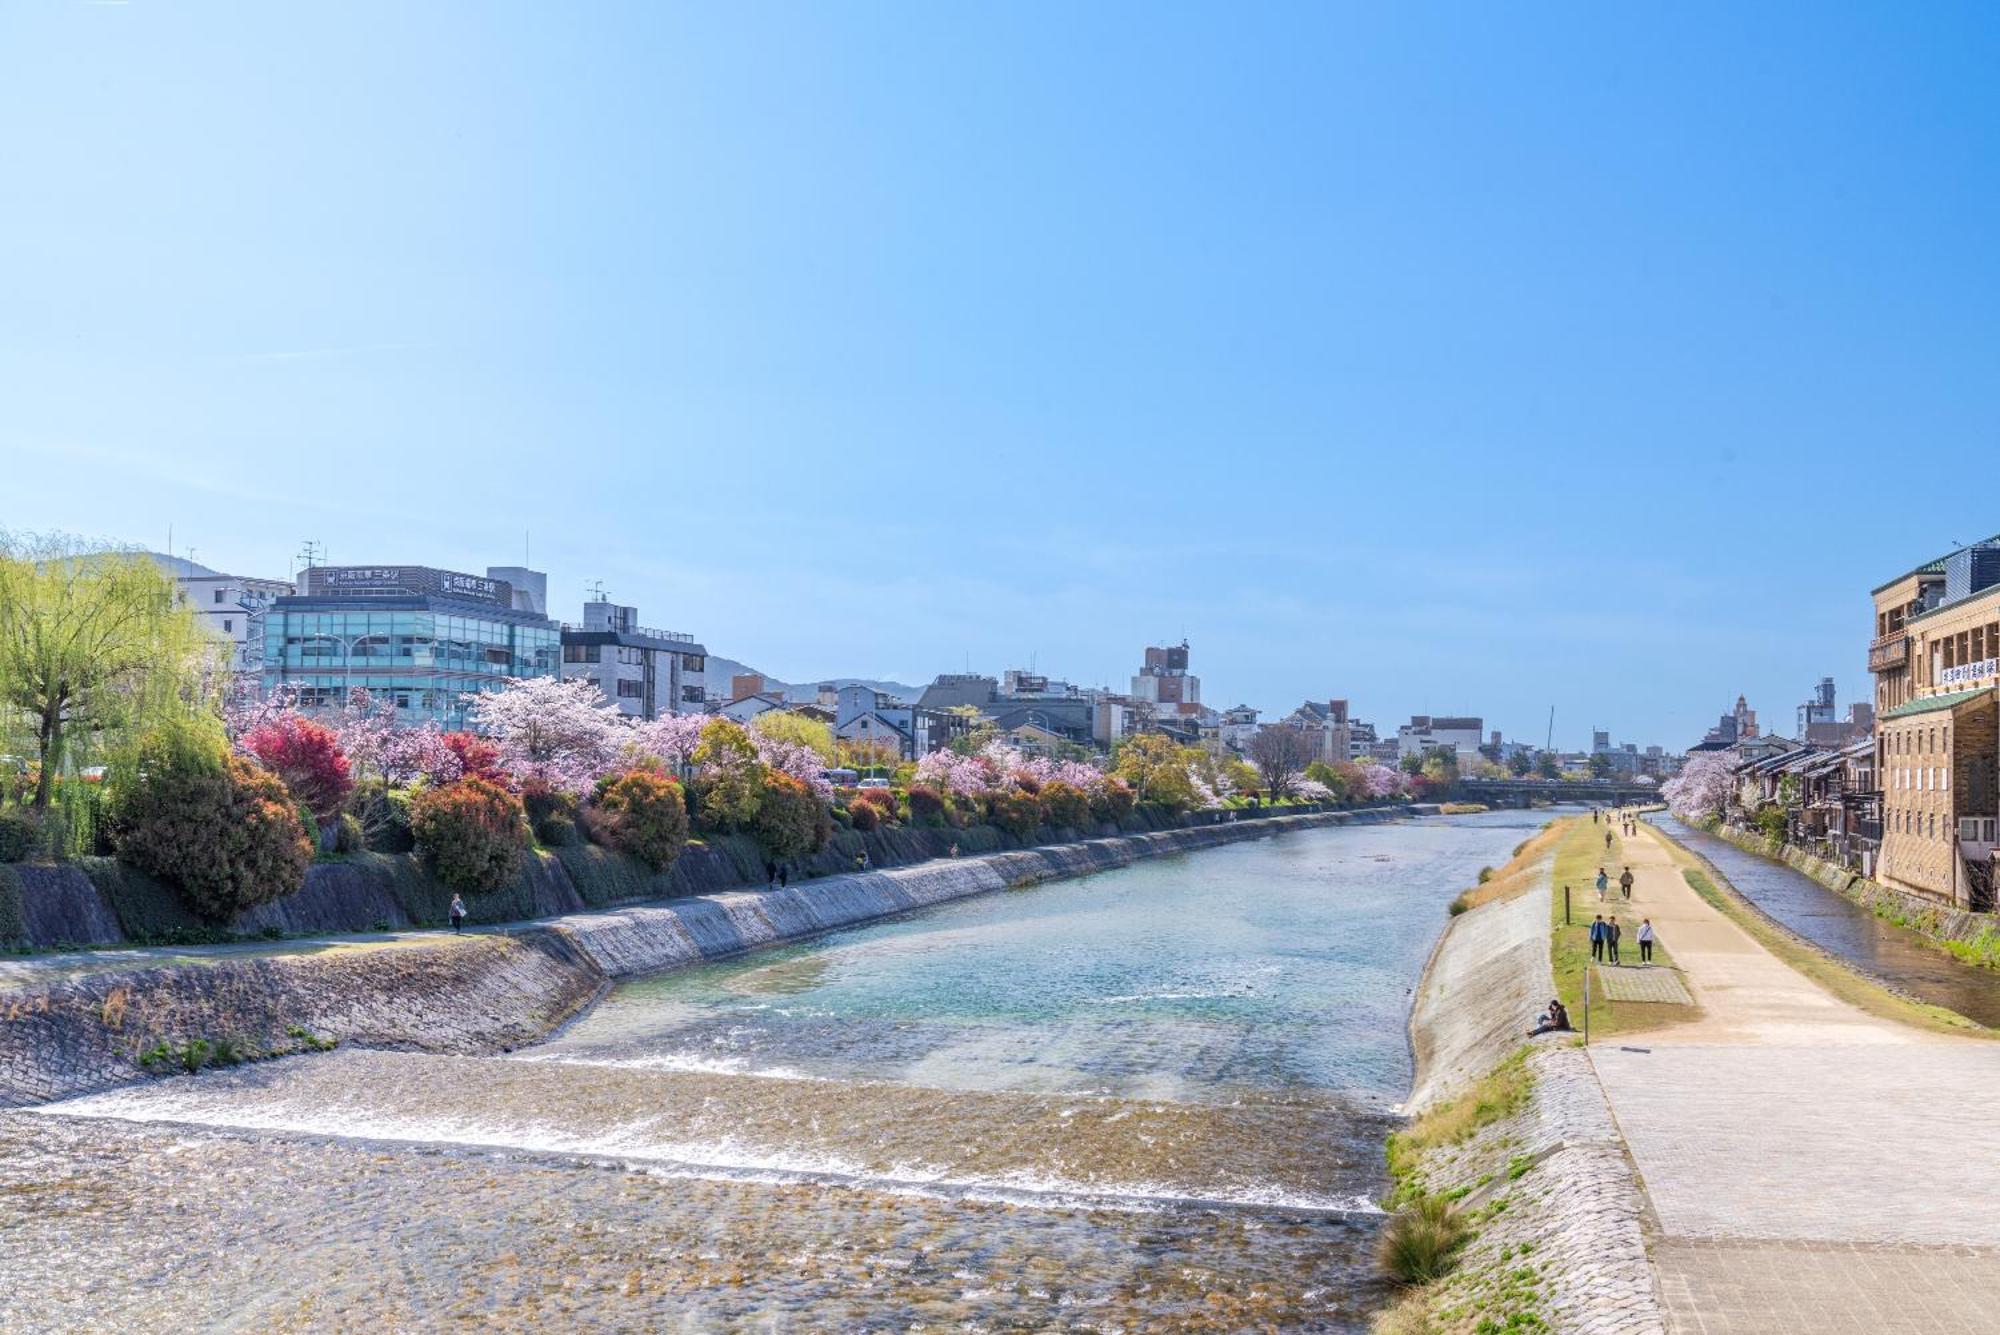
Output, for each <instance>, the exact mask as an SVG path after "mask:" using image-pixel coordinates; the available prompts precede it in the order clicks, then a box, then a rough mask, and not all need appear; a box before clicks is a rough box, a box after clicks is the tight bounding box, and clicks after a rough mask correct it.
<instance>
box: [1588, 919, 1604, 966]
mask: <svg viewBox="0 0 2000 1335" xmlns="http://www.w3.org/2000/svg"><path fill="white" fill-rule="evenodd" d="M1590 957H1591V958H1592V959H1594V960H1601V959H1603V958H1604V915H1603V914H1602V913H1600V914H1598V915H1597V921H1596V922H1594V923H1592V924H1590Z"/></svg>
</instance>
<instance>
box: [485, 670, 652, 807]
mask: <svg viewBox="0 0 2000 1335" xmlns="http://www.w3.org/2000/svg"><path fill="white" fill-rule="evenodd" d="M470 700H471V704H470V706H469V708H468V709H467V711H466V713H467V717H468V719H469V720H470V722H471V723H472V726H473V727H474V728H475V729H476V730H477V731H479V732H483V733H485V734H486V736H487V737H488V738H490V739H491V740H492V741H493V743H494V745H496V746H497V747H499V749H500V763H501V764H502V765H503V766H505V767H506V769H507V771H508V772H509V773H510V774H512V775H513V776H514V778H515V779H516V781H518V782H523V783H525V782H529V781H537V782H541V783H546V784H548V785H549V786H550V787H551V788H555V789H558V790H560V791H562V792H566V793H585V792H588V791H589V790H590V787H591V785H592V784H594V783H596V782H597V780H598V778H599V777H600V776H602V775H605V774H608V773H610V772H611V771H612V770H613V769H615V768H617V765H618V762H619V758H620V754H621V752H622V751H623V750H624V746H625V743H626V741H627V740H629V739H630V736H631V727H630V725H628V724H627V723H626V722H625V720H624V718H623V717H621V716H620V714H619V713H618V706H616V705H615V704H612V703H611V702H610V701H609V700H606V699H605V698H604V696H603V694H602V693H601V692H600V691H599V690H598V689H597V686H596V683H594V682H592V681H589V680H588V679H586V678H582V677H571V678H568V679H564V678H560V677H514V678H510V679H509V680H508V682H507V684H506V686H504V687H503V688H501V689H500V690H497V691H489V692H480V693H477V694H474V695H472V696H471V697H470Z"/></svg>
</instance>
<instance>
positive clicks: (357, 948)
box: [0, 806, 1436, 1106]
mask: <svg viewBox="0 0 2000 1335" xmlns="http://www.w3.org/2000/svg"><path fill="white" fill-rule="evenodd" d="M1435 812H1436V808H1435V807H1429V806H1414V807H1403V808H1396V809H1381V810H1369V811H1330V812H1318V813H1313V814H1308V815H1300V816H1285V817H1274V818H1269V819H1265V820H1257V821H1240V822H1236V823H1233V824H1218V825H1205V826H1195V827H1184V828H1178V829H1171V830H1162V831H1158V832H1155V833H1150V834H1136V835H1124V836H1118V837H1115V838H1106V839H1093V840H1087V841H1083V842H1079V843H1072V844H1060V845H1052V846H1049V847H1044V848H1032V849H1023V850H1017V851H1012V852H1003V853H992V854H987V855H984V856H979V857H964V858H955V859H948V860H937V861H932V862H925V863H919V864H917V865H914V866H908V867H894V868H888V869H884V870H880V871H871V872H859V873H850V874H847V875H841V876H828V877H822V878H819V879H815V880H811V881H806V882H803V883H800V884H796V885H793V886H791V887H790V888H788V889H785V890H777V891H730V892H724V893H720V894H714V895H702V896H695V897H691V898H686V899H679V900H672V901H666V902H662V903H658V904H651V905H640V906H634V907H630V908H625V909H620V910H614V911H607V912H600V913H582V914H573V915H569V916H565V917H559V918H554V919H550V920H548V921H546V922H541V923H531V924H521V925H519V926H516V927H512V928H508V929H504V930H503V932H501V933H489V934H479V935H473V936H467V937H463V938H456V937H447V936H438V937H421V938H416V939H410V938H396V939H383V940H375V941H366V940H363V941H353V942H345V943H339V944H332V945H316V946H308V947H304V948H299V949H291V950H285V951H281V952H276V953H271V954H267V955H262V956H257V957H250V956H246V955H241V954H232V953H230V950H229V948H220V949H216V950H213V951H203V950H201V949H193V950H189V951H187V952H185V955H186V956H187V959H186V962H177V963H174V964H170V965H165V966H162V967H155V968H135V969H119V968H115V967H114V968H93V969H91V970H89V971H75V972H66V971H65V968H64V963H63V961H62V960H60V959H57V958H51V959H47V960H44V961H36V962H34V967H42V966H46V971H47V973H48V975H49V981H46V982H41V981H31V982H28V983H25V984H24V985H22V986H18V987H14V988H10V989H8V990H7V991H5V992H0V1106H18V1105H22V1104H28V1103H36V1102H41V1101H44V1100H47V1099H52V1098H59V1097H68V1096H71V1095H76V1094H83V1093H88V1092H91V1091H93V1090H97V1089H103V1088H107V1087H109V1086H111V1085H115V1084H119V1083H122V1082H125V1081H128V1080H132V1079H137V1078H141V1077H142V1076H143V1075H144V1074H145V1073H146V1072H145V1069H144V1068H143V1067H142V1066H141V1065H140V1062H139V1058H140V1056H141V1055H142V1054H144V1053H146V1052H148V1051H151V1050H153V1049H155V1048H156V1047H158V1046H159V1045H161V1044H166V1045H169V1046H170V1047H178V1046H181V1045H185V1044H187V1043H189V1042H191V1041H193V1040H196V1039H201V1040H206V1041H208V1042H211V1043H213V1042H215V1041H217V1040H223V1039H226V1040H230V1041H232V1042H233V1043H235V1044H237V1045H239V1046H241V1047H242V1048H244V1049H245V1050H247V1051H249V1052H252V1053H272V1052H284V1051H290V1050H293V1049H295V1048H297V1047H298V1046H299V1044H300V1043H301V1042H302V1040H301V1039H300V1038H299V1036H298V1035H297V1034H295V1033H293V1032H292V1031H293V1030H294V1029H297V1030H300V1031H303V1032H304V1033H307V1034H310V1035H312V1036H313V1037H314V1038H317V1039H322V1040H324V1039H336V1040H339V1041H340V1042H343V1043H348V1044H353V1045H360V1046H366V1047H389V1048H415V1049H421V1050H425V1051H440V1052H481V1051H494V1050H504V1049H508V1048H514V1047H520V1046H522V1045H525V1044H528V1043H532V1042H534V1041H536V1040H537V1039H539V1038H542V1037H544V1036H546V1035H547V1034H548V1033H550V1032H551V1031H552V1030H554V1029H555V1028H557V1027H559V1026H560V1025H562V1024H563V1023H565V1022H566V1021H568V1020H569V1019H571V1018H572V1017H574V1016H575V1015H576V1014H577V1013H578V1012H580V1011H581V1010H582V1009H583V1008H584V1007H586V1006H587V1005H588V1004H589V1003H590V1002H591V1000H592V999H593V998H595V997H596V996H597V995H599V994H600V993H601V992H602V990H603V989H604V987H605V986H606V985H607V983H608V982H609V981H610V980H613V979H619V978H628V977H633V976H635V975H638V974H644V973H656V972H659V971H662V970H666V969H673V968H678V967H683V966H686V965H690V964H697V963H701V962H704V961H708V960H714V959H721V958H725V957H727V956H729V955H733V954H737V953H740V952H742V951H745V950H752V949H756V948H757V947H760V946H766V945H771V944H775V943H778V942H782V941H789V940H795V939H798V938H801V937H806V936H810V935H812V934H814V933H817V932H823V931H826V930H829V929H831V928H836V927H843V926H849V925H852V924H855V923H860V922H865V921H868V920H870V919H874V918H880V917H885V916H889V915H892V914H897V913H902V912H906V911H909V910H911V909H918V908H923V907H926V906H929V905H933V904H941V903H945V902H947V901H950V900H955V899H963V898H966V897H968V896H971V895H978V894H985V893H988V892H991V891H994V890H1001V889H1006V888H1008V887H1010V886H1019V885H1028V884H1033V883H1036V882H1039V881H1047V880H1053V879H1056V878H1059V877H1067V876H1079V875H1084V874H1087V873H1089V872H1094V871H1102V870H1106V869H1108V868H1112V867H1120V866H1125V865H1127V864H1129V863H1132V862H1136V861H1139V860H1141V859H1144V858H1149V857H1158V856H1161V855H1164V854H1171V853H1185V852H1192V851H1195V850H1198V849H1203V848H1211V847H1215V846H1218V845H1221V844H1226V843H1233V842H1236V841H1238V840H1242V839H1249V838H1257V837H1260V836H1263V835H1267V834H1274V833H1279V832H1281V831H1285V830H1291V829H1302V828H1314V827H1319V826H1328V825H1346V824H1372V823H1377V822H1380V821H1387V820H1394V819H1398V818H1399V817H1402V816H1405V815H1432V814H1435Z"/></svg>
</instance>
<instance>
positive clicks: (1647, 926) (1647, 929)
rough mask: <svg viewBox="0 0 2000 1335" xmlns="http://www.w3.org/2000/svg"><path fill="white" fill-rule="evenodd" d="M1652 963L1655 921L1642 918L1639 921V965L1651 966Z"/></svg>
mask: <svg viewBox="0 0 2000 1335" xmlns="http://www.w3.org/2000/svg"><path fill="white" fill-rule="evenodd" d="M1652 962H1653V920H1652V919H1651V918H1641V919H1640V920H1639V963H1641V964H1651V963H1652Z"/></svg>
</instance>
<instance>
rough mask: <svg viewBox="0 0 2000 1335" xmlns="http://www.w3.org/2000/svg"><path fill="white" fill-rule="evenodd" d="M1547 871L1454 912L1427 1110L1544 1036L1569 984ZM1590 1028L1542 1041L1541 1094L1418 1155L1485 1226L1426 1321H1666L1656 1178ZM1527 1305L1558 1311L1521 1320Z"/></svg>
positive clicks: (1566, 1328)
mask: <svg viewBox="0 0 2000 1335" xmlns="http://www.w3.org/2000/svg"><path fill="white" fill-rule="evenodd" d="M1547 873H1548V868H1547V864H1544V865H1543V867H1542V868H1541V869H1540V878H1539V879H1540V884H1539V885H1538V886H1537V888H1535V889H1533V890H1531V891H1529V892H1527V893H1526V894H1522V895H1519V896H1517V897H1515V898H1513V899H1510V900H1499V901H1496V902H1493V903H1490V904H1484V905H1481V906H1479V907H1478V908H1474V909H1470V910H1468V911H1467V912H1465V913H1462V914H1460V915H1459V916H1457V917H1455V918H1453V919H1451V921H1450V923H1449V924H1448V925H1447V926H1446V928H1445V931H1444V934H1443V935H1442V936H1441V937H1440V938H1439V941H1438V944H1437V946H1436V948H1435V949H1434V950H1433V951H1432V952H1431V958H1430V962H1429V963H1428V964H1427V965H1426V966H1425V968H1424V975H1423V979H1422V981H1421V983H1420V984H1419V987H1418V991H1417V996H1416V1001H1415V1003H1414V1004H1413V1006H1412V1009H1411V1014H1410V1040H1411V1046H1412V1047H1413V1048H1414V1050H1415V1052H1416V1056H1417V1074H1416V1080H1415V1083H1414V1086H1413V1088H1412V1091H1411V1095H1410V1099H1409V1103H1408V1107H1409V1109H1410V1110H1411V1111H1412V1113H1415V1114H1421V1113H1423V1112H1425V1111H1428V1110H1432V1109H1435V1108H1437V1107H1439V1106H1441V1105H1443V1104H1446V1103H1448V1102H1450V1101H1451V1099H1453V1098H1454V1097H1456V1096H1457V1095H1459V1094H1460V1093H1463V1092H1464V1091H1465V1089H1466V1088H1467V1087H1468V1086H1469V1085H1470V1084H1472V1083H1473V1082H1475V1081H1477V1080H1478V1079H1480V1078H1481V1077H1483V1076H1485V1075H1486V1074H1487V1073H1489V1072H1490V1071H1492V1070H1493V1069H1494V1068H1495V1067H1497V1066H1499V1065H1500V1064H1501V1063H1503V1062H1505V1061H1507V1060H1508V1059H1509V1058H1510V1057H1512V1056H1513V1054H1514V1053H1515V1052H1517V1051H1519V1049H1520V1048H1521V1046H1522V1044H1523V1043H1526V1042H1530V1041H1531V1040H1528V1039H1526V1038H1525V1037H1524V1035H1525V1034H1526V1032H1527V1030H1528V1028H1529V1025H1530V1023H1531V1022H1532V1021H1533V1018H1534V1016H1535V1015H1536V1014H1537V1013H1539V1012H1540V1011H1541V1010H1542V1009H1543V1007H1545V1006H1546V1005H1547V1004H1548V999H1549V998H1550V997H1551V996H1553V995H1554V992H1553V988H1554V976H1553V972H1552V969H1551V966H1550V963H1549V936H1550V900H1549V894H1550V891H1549V885H1548V881H1547ZM1575 1042H1576V1036H1575V1035H1571V1034H1563V1035H1550V1036H1545V1037H1543V1038H1540V1039H1535V1040H1532V1043H1533V1044H1534V1050H1533V1051H1532V1052H1531V1053H1530V1054H1529V1055H1528V1058H1527V1062H1528V1067H1529V1070H1530V1071H1531V1073H1532V1075H1533V1078H1534V1087H1533V1090H1532V1092H1531V1093H1530V1095H1529V1097H1528V1099H1527V1102H1526V1104H1525V1105H1524V1106H1523V1107H1522V1108H1521V1109H1520V1110H1519V1111H1518V1112H1516V1113H1515V1114H1513V1115H1512V1116H1510V1117H1506V1118H1503V1119H1500V1120H1498V1121H1495V1122H1492V1123H1489V1124H1488V1125H1486V1126H1485V1127H1482V1128H1481V1129H1480V1130H1479V1131H1477V1132H1476V1133H1474V1134H1473V1135H1472V1136H1471V1137H1470V1138H1469V1139H1467V1140H1466V1141H1464V1142H1462V1143H1461V1144H1458V1145H1445V1146H1438V1147H1434V1148H1433V1149H1431V1150H1429V1151H1427V1152H1426V1153H1425V1154H1424V1155H1423V1156H1422V1158H1421V1160H1420V1161H1419V1162H1418V1164H1417V1166H1416V1168H1415V1171H1414V1173H1413V1175H1412V1176H1413V1185H1416V1186H1417V1187H1419V1188H1420V1189H1422V1190H1424V1191H1428V1192H1433V1193H1440V1194H1446V1195H1450V1196H1452V1197H1453V1198H1455V1199H1456V1201H1457V1208H1458V1209H1459V1210H1460V1211H1461V1213H1462V1214H1464V1215H1465V1216H1466V1217H1467V1218H1468V1219H1470V1221H1471V1222H1472V1225H1473V1228H1474V1230H1475V1236H1474V1238H1473V1240H1472V1242H1471V1243H1469V1244H1468V1245H1467V1246H1466V1248H1465V1250H1464V1251H1463V1252H1462V1253H1461V1254H1460V1258H1459V1263H1458V1266H1457V1268H1456V1269H1454V1270H1453V1271H1452V1272H1451V1274H1450V1275H1448V1276H1446V1278H1445V1279H1443V1280H1441V1281H1439V1282H1438V1283H1436V1284H1434V1285H1432V1286H1430V1287H1429V1288H1428V1289H1426V1290H1424V1291H1423V1300H1424V1301H1425V1302H1427V1304H1428V1310H1429V1313H1430V1323H1431V1324H1430V1325H1429V1326H1428V1327H1427V1329H1430V1330H1434V1331H1438V1332H1440V1333H1441V1335H1442V1333H1443V1332H1454V1333H1455V1332H1473V1331H1481V1330H1513V1329H1537V1330H1538V1329H1548V1330H1553V1331H1558V1332H1579V1333H1581V1335H1661V1333H1662V1332H1664V1331H1665V1329H1666V1321H1665V1315H1664V1312H1665V1309H1664V1307H1663V1305H1662V1303H1661V1301H1660V1297H1659V1294H1658V1292H1657V1291H1656V1288H1655V1285H1654V1279H1653V1270H1652V1266H1651V1264H1650V1263H1649V1262H1648V1261H1647V1259H1646V1242H1645V1236H1644V1233H1643V1231H1642V1229H1641V1223H1640V1221H1641V1218H1642V1216H1643V1212H1644V1200H1645V1197H1644V1193H1643V1191H1642V1190H1641V1188H1640V1185H1639V1179H1638V1174H1637V1172H1636V1171H1635V1170H1634V1169H1633V1167H1632V1164H1631V1161H1630V1159H1629V1157H1628V1156H1627V1154H1626V1151H1625V1146H1624V1142H1623V1141H1622V1140H1621V1139H1620V1137H1619V1135H1618V1131H1617V1128H1616V1126H1615V1125H1614V1123H1613V1122H1612V1118H1611V1106H1610V1103H1609V1101H1608V1100H1607V1099H1606V1098H1605V1095H1604V1090H1603V1088H1602V1086H1601V1085H1599V1083H1598V1080H1597V1074H1596V1071H1595V1070H1594V1069H1593V1068H1592V1066H1591V1063H1590V1058H1589V1056H1588V1054H1587V1053H1585V1052H1584V1051H1583V1050H1582V1049H1581V1048H1579V1047H1576V1046H1575ZM1516 1314H1523V1315H1521V1316H1520V1317H1519V1319H1520V1320H1522V1321H1525V1320H1526V1318H1527V1317H1529V1316H1532V1317H1534V1318H1537V1319H1539V1320H1540V1321H1542V1322H1544V1323H1546V1325H1544V1326H1535V1325H1528V1324H1522V1325H1518V1326H1517V1325H1510V1324H1508V1323H1509V1321H1510V1320H1513V1319H1516ZM1482 1322H1490V1323H1491V1324H1490V1325H1482V1324H1481V1323H1482Z"/></svg>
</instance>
